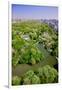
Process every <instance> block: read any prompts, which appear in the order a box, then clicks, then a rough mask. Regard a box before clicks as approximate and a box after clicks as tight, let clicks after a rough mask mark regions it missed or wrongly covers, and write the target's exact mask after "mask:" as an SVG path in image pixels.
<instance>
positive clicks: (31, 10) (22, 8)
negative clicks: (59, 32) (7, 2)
mask: <svg viewBox="0 0 62 90" xmlns="http://www.w3.org/2000/svg"><path fill="white" fill-rule="evenodd" d="M12 19H13V20H17V19H22V20H23V19H24V20H33V19H34V20H35V19H57V20H58V7H53V6H36V5H20V4H12Z"/></svg>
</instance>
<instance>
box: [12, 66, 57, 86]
mask: <svg viewBox="0 0 62 90" xmlns="http://www.w3.org/2000/svg"><path fill="white" fill-rule="evenodd" d="M57 77H58V73H57V70H56V69H54V68H53V67H50V66H49V65H46V66H43V67H40V68H38V69H37V70H35V71H34V70H29V71H27V72H26V73H25V74H24V76H23V77H22V84H24V85H27V84H43V83H54V82H55V83H56V82H57V80H58V78H57ZM18 80H19V81H18ZM16 81H17V83H16ZM20 82H21V80H20V77H19V79H18V78H17V77H16V78H13V85H16V84H21V83H20Z"/></svg>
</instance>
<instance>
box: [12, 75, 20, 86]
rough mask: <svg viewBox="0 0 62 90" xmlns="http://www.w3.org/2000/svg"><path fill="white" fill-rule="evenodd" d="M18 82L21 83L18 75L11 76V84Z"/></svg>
mask: <svg viewBox="0 0 62 90" xmlns="http://www.w3.org/2000/svg"><path fill="white" fill-rule="evenodd" d="M20 84H21V78H20V77H18V76H13V78H12V85H20Z"/></svg>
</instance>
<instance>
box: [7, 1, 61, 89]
mask: <svg viewBox="0 0 62 90" xmlns="http://www.w3.org/2000/svg"><path fill="white" fill-rule="evenodd" d="M12 4H20V5H22V4H23V5H34V6H55V7H58V8H59V9H60V6H61V4H59V3H51V2H48V3H45V2H43V3H37V2H34V3H32V2H23V1H22V2H21V1H19V0H18V1H17V0H15V1H9V2H8V17H9V22H8V23H9V24H8V26H9V31H8V34H9V39H8V41H9V66H8V67H9V70H8V72H9V77H8V86H9V88H14V89H15V88H30V87H31V88H35V87H36V88H39V87H42V88H43V87H45V89H46V87H49V88H51V87H54V88H56V85H57V86H60V87H61V81H62V79H61V73H60V72H61V66H60V63H61V61H60V60H61V59H62V56H61V53H60V50H61V49H62V48H61V41H60V40H61V38H62V36H61V33H62V32H61V29H62V27H60V25H61V21H60V19H61V17H60V10H58V20H59V32H58V34H59V36H58V37H59V38H58V40H59V43H58V47H59V60H58V63H59V83H56V84H39V85H20V86H12V85H11V80H12V66H11V60H12V54H11V36H12V35H11V28H12V27H11V17H12V16H11V15H12V9H11V5H12Z"/></svg>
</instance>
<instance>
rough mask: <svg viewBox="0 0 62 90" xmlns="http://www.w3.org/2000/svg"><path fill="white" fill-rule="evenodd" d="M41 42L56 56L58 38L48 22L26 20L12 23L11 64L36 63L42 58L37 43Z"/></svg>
mask: <svg viewBox="0 0 62 90" xmlns="http://www.w3.org/2000/svg"><path fill="white" fill-rule="evenodd" d="M39 43H41V44H42V45H43V46H44V48H45V49H47V51H48V52H49V53H50V54H51V55H54V56H56V57H58V38H57V32H55V31H54V30H53V29H52V28H51V27H50V26H49V25H48V24H45V23H40V22H35V21H26V22H20V23H13V24H12V51H13V52H12V53H13V54H12V57H13V58H12V59H13V60H12V64H13V66H16V65H17V64H18V63H28V64H30V63H31V64H36V63H38V62H40V61H42V60H43V58H44V55H43V53H42V51H40V50H38V48H37V45H36V44H39Z"/></svg>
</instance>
